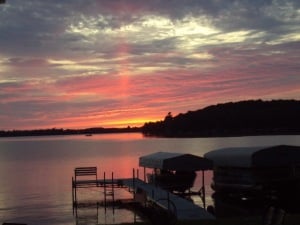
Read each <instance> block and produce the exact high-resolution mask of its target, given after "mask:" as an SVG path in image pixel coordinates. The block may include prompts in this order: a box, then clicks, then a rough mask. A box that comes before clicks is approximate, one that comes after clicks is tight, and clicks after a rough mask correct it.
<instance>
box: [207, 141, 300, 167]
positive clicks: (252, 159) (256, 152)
mask: <svg viewBox="0 0 300 225" xmlns="http://www.w3.org/2000/svg"><path fill="white" fill-rule="evenodd" d="M204 158H207V159H210V160H212V161H213V163H214V166H217V167H242V168H250V167H286V166H293V165H294V166H295V165H298V166H299V165H300V146H290V145H276V146H267V147H266V146H265V147H239V148H222V149H217V150H213V151H210V152H208V153H206V154H204Z"/></svg>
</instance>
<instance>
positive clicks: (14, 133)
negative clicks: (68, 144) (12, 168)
mask: <svg viewBox="0 0 300 225" xmlns="http://www.w3.org/2000/svg"><path fill="white" fill-rule="evenodd" d="M140 131H141V129H140V128H138V127H132V128H131V127H126V128H102V127H99V128H98V127H97V128H86V129H58V128H52V129H36V130H12V131H0V137H21V136H47V135H75V134H82V135H91V134H104V133H129V132H140Z"/></svg>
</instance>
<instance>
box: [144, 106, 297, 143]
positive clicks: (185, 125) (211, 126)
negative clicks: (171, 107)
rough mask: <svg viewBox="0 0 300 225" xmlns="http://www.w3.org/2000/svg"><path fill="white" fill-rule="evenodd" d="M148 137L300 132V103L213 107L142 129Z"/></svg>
mask: <svg viewBox="0 0 300 225" xmlns="http://www.w3.org/2000/svg"><path fill="white" fill-rule="evenodd" d="M142 132H143V133H144V135H146V136H163V137H212V136H214V137H217V136H245V135H277V134H299V133H300V101H296V100H272V101H262V100H249V101H241V102H235V103H233V102H229V103H224V104H218V105H212V106H208V107H206V108H203V109H200V110H197V111H189V112H187V113H185V114H179V115H177V116H175V117H173V116H172V113H171V112H169V113H168V115H167V116H166V117H165V118H164V120H163V121H157V122H148V123H145V124H144V126H143V127H142Z"/></svg>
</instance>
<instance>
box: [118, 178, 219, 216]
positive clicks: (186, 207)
mask: <svg viewBox="0 0 300 225" xmlns="http://www.w3.org/2000/svg"><path fill="white" fill-rule="evenodd" d="M122 182H123V184H124V185H125V186H128V187H129V188H131V189H135V190H137V188H140V189H142V190H143V191H144V192H146V194H147V197H148V198H149V199H150V200H152V201H154V202H157V200H159V199H167V198H168V197H169V199H170V200H171V201H172V202H173V203H174V205H175V206H176V209H177V218H178V219H180V220H211V219H215V217H214V216H213V215H212V214H210V213H209V212H207V211H206V210H205V209H204V208H202V207H200V206H198V205H195V204H194V203H193V202H191V201H189V200H187V199H184V198H181V197H179V196H177V195H174V194H172V193H170V192H168V191H166V190H163V189H162V188H160V187H158V186H155V185H153V184H149V183H145V182H144V181H142V180H140V179H137V178H135V179H134V180H133V179H123V180H122ZM168 195H169V196H168ZM159 204H160V205H161V206H162V207H164V208H166V209H167V208H168V205H167V204H168V203H167V201H161V202H159Z"/></svg>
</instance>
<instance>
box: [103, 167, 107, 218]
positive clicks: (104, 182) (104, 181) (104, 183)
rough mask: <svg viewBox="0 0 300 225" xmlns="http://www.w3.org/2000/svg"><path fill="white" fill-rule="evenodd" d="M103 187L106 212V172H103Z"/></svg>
mask: <svg viewBox="0 0 300 225" xmlns="http://www.w3.org/2000/svg"><path fill="white" fill-rule="evenodd" d="M103 185H104V186H103V188H104V211H105V213H106V180H105V172H104V173H103Z"/></svg>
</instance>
